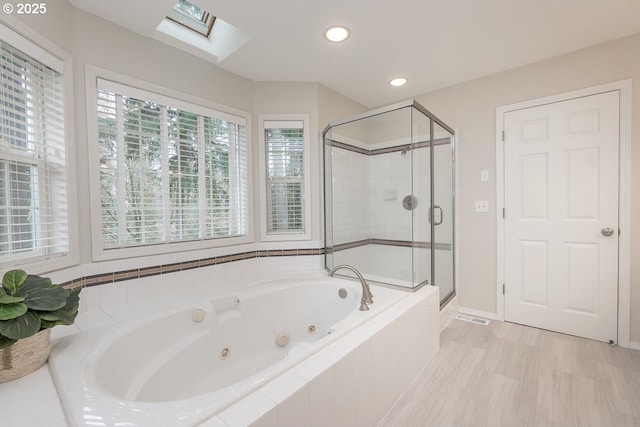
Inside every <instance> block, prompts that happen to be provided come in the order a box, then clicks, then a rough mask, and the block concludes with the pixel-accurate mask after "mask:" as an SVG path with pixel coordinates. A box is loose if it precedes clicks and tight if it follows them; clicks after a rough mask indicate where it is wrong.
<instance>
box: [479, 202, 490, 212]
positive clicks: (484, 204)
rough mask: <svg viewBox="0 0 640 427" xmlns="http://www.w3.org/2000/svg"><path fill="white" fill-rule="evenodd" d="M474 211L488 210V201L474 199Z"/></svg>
mask: <svg viewBox="0 0 640 427" xmlns="http://www.w3.org/2000/svg"><path fill="white" fill-rule="evenodd" d="M476 212H489V201H488V200H476Z"/></svg>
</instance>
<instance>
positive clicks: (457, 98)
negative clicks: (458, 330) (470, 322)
mask: <svg viewBox="0 0 640 427" xmlns="http://www.w3.org/2000/svg"><path fill="white" fill-rule="evenodd" d="M638 52H640V35H635V36H631V37H627V38H624V39H620V40H617V41H614V42H611V43H606V44H603V45H599V46H596V47H592V48H588V49H584V50H580V51H577V52H574V53H571V54H568V55H564V56H561V57H557V58H554V59H550V60H547V61H544V62H540V63H536V64H533V65H529V66H525V67H521V68H517V69H514V70H511V71H507V72H504V73H500V74H496V75H492V76H488V77H485V78H482V79H478V80H474V81H471V82H467V83H463V84H460V85H457V86H454V87H450V88H446V89H442V90H439V91H435V92H432V93H428V94H423V95H420V96H418V97H417V99H418V101H419V102H420V103H422V104H423V105H425V106H427V107H428V108H429V110H431V111H433V112H434V113H435V114H436V115H437V116H438V117H440V118H441V119H442V120H444V121H445V122H446V123H448V124H450V125H451V126H453V127H454V128H455V129H456V130H457V131H458V137H459V138H458V141H459V146H458V148H459V157H458V172H459V207H458V212H459V220H460V227H459V233H458V235H459V239H460V240H459V241H460V245H459V304H460V306H461V307H466V308H471V309H475V310H479V311H483V312H488V313H496V217H495V211H494V209H491V211H490V212H489V214H483V213H475V212H474V200H489V202H490V206H492V207H493V206H495V200H496V194H495V176H496V165H495V150H496V144H495V142H496V129H495V123H496V118H495V114H496V108H497V107H499V106H503V105H509V104H513V103H517V102H520V101H525V100H529V99H535V98H540V97H544V96H548V95H553V94H558V93H563V92H568V91H572V90H577V89H582V88H586V87H591V86H596V85H599V84H604V83H609V82H613V81H618V80H623V79H629V78H631V79H634V80H635V81H634V88H633V107H632V109H633V111H634V112H635V114H634V117H633V123H632V138H633V141H632V146H633V147H632V159H631V162H632V166H631V168H632V189H631V193H632V207H631V210H632V212H631V215H632V224H633V225H634V228H633V229H632V230H623V232H627V233H629V232H630V233H631V234H632V248H631V260H632V263H631V264H632V266H631V268H632V271H631V287H632V289H631V341H635V342H640V263H639V262H637V260H638V259H639V258H638V257H639V256H640V226H638V225H639V224H640V187H639V185H640V184H639V183H640V116H639V115H638V114H637V112H638V111H640V55H638ZM482 169H487V170H489V174H490V181H489V182H488V183H486V182H480V171H481V170H482ZM634 260H635V261H634Z"/></svg>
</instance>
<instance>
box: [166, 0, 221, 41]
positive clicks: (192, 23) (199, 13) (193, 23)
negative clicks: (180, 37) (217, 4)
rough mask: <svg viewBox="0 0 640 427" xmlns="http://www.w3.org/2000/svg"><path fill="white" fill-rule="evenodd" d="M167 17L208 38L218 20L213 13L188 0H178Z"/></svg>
mask: <svg viewBox="0 0 640 427" xmlns="http://www.w3.org/2000/svg"><path fill="white" fill-rule="evenodd" d="M167 18H168V19H170V20H172V21H174V22H177V23H178V24H180V25H184V26H185V27H187V28H189V29H190V30H192V31H195V32H196V33H198V34H201V35H203V36H205V37H207V38H208V37H209V35H210V34H211V29H212V28H213V23H214V21H215V20H216V17H215V16H213V15H212V14H211V13H209V12H207V11H206V10H204V9H202V8H201V7H199V6H196V5H195V4H193V3H189V2H188V1H186V0H178V3H176V5H175V6H174V7H173V9H172V10H171V12H170V13H169V15H167Z"/></svg>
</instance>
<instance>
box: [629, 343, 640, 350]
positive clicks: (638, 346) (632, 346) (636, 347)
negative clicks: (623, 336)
mask: <svg viewBox="0 0 640 427" xmlns="http://www.w3.org/2000/svg"><path fill="white" fill-rule="evenodd" d="M629 348H630V349H632V350H640V342H637V341H629Z"/></svg>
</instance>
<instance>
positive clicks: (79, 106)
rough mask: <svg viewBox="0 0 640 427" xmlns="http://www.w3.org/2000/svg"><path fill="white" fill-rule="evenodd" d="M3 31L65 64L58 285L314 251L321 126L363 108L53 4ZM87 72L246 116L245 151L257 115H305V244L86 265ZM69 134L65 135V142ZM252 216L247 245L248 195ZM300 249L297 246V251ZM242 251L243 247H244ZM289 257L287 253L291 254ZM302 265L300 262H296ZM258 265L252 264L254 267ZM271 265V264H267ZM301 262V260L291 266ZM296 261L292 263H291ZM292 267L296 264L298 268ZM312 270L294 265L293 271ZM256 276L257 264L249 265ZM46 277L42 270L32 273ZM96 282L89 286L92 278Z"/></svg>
mask: <svg viewBox="0 0 640 427" xmlns="http://www.w3.org/2000/svg"><path fill="white" fill-rule="evenodd" d="M0 18H2V19H3V20H6V21H7V22H8V23H9V25H10V26H13V27H19V29H20V30H22V32H23V33H25V34H26V35H28V36H30V37H31V38H32V39H34V40H35V41H36V42H37V43H44V44H45V47H49V45H50V44H53V45H54V46H52V47H51V48H52V49H53V50H54V51H55V50H56V49H55V48H58V49H62V50H64V51H66V53H67V54H69V55H71V56H72V59H73V62H72V63H73V95H74V96H73V99H72V101H73V112H74V114H73V116H74V117H73V121H74V128H73V129H72V130H73V132H72V133H74V134H75V138H74V139H75V150H74V152H73V153H72V154H74V158H75V161H74V162H73V164H74V165H75V171H74V172H75V175H76V176H75V180H74V184H75V186H76V187H77V189H72V192H73V193H75V194H72V198H73V199H74V200H75V202H76V205H77V207H75V208H74V214H75V217H76V218H78V220H77V221H74V223H76V224H77V230H78V233H77V234H78V235H79V236H80V237H79V239H78V240H79V244H77V245H76V251H75V252H76V253H77V254H78V256H79V263H78V266H77V267H74V268H70V269H67V270H65V271H58V272H56V273H54V275H55V276H56V277H57V279H56V280H58V281H66V280H72V279H74V278H78V277H88V276H94V275H97V274H102V273H109V272H114V271H122V270H129V269H133V268H141V267H153V266H159V265H161V264H168V263H175V262H186V261H188V260H189V259H196V260H197V259H199V258H204V257H207V258H210V257H219V256H224V255H227V254H234V253H238V252H243V251H254V250H256V249H260V250H268V249H272V248H284V249H288V248H297V247H302V248H309V247H313V248H316V247H317V248H320V247H322V240H323V230H322V185H321V182H320V179H321V167H322V155H321V154H322V151H321V138H320V134H321V127H324V126H325V125H326V123H328V122H329V121H333V120H337V119H339V118H342V117H344V116H346V115H350V114H354V113H357V112H360V111H362V110H364V107H362V106H361V105H359V104H357V103H355V102H353V101H352V100H350V99H348V98H345V97H344V96H342V95H340V94H338V93H336V92H334V91H332V90H330V89H328V88H326V87H324V86H322V85H320V84H318V83H256V82H253V81H250V80H248V79H245V78H243V77H240V76H238V75H235V74H232V73H229V72H227V71H224V70H221V69H219V68H216V67H215V66H214V65H213V64H211V63H209V62H206V61H204V60H201V59H199V58H196V57H193V56H191V55H189V54H186V53H184V52H182V51H180V50H178V49H175V48H172V47H170V46H167V45H165V44H163V43H160V42H158V41H155V40H152V39H150V38H147V37H143V36H141V35H138V34H136V33H133V32H131V31H129V30H126V29H124V28H122V27H119V26H117V25H114V24H112V23H110V22H108V21H105V20H102V19H100V18H97V17H95V16H93V15H90V14H87V13H85V12H83V11H81V10H78V9H75V8H73V7H72V6H71V5H70V4H69V3H68V2H66V1H62V0H58V1H56V2H55V3H52V4H48V10H47V13H46V14H44V15H40V16H37V17H35V16H27V15H23V16H17V15H4V16H2V17H0ZM87 65H92V66H96V67H100V68H103V69H105V70H108V71H111V72H115V73H119V74H122V75H124V76H127V77H132V78H134V79H139V80H142V81H145V82H148V83H151V84H154V85H156V86H160V87H164V88H167V89H169V90H172V91H177V92H181V93H184V94H185V95H188V96H194V97H197V98H200V99H204V100H207V101H210V102H213V103H216V104H220V105H222V106H226V107H232V108H235V109H238V110H242V111H246V112H249V113H251V114H252V119H253V122H252V133H251V137H252V139H251V140H252V141H253V142H252V144H254V147H256V144H257V133H256V132H257V126H256V125H257V115H258V114H260V113H268V114H277V113H293V114H309V115H310V118H311V121H310V126H311V129H310V132H311V134H312V144H311V146H312V147H311V153H310V156H311V159H312V171H311V180H312V181H311V185H312V194H311V195H310V197H311V204H312V215H313V216H312V241H311V242H298V244H293V243H292V242H283V243H280V244H275V243H264V244H260V243H257V244H255V245H249V246H248V247H246V248H245V247H242V248H239V247H237V246H236V247H221V248H214V249H209V250H203V251H199V252H189V253H176V254H169V255H164V256H155V257H140V258H135V259H127V260H116V261H109V262H102V263H94V262H92V256H91V247H92V245H91V243H92V242H91V218H90V204H89V200H90V197H89V194H90V193H89V191H90V189H89V173H90V168H91V165H92V160H91V159H89V154H88V148H87V144H88V141H90V140H91V139H92V138H90V137H89V135H88V132H87V111H86V96H87V94H86V84H85V67H86V66H87ZM71 136H72V135H71V134H70V135H69V137H71ZM251 151H252V153H251V154H252V156H251V158H250V161H251V162H254V164H253V166H255V167H253V168H250V170H251V172H252V173H254V172H253V171H256V170H257V163H255V162H256V161H257V158H258V156H257V150H251ZM253 179H254V181H253V183H254V185H257V184H258V177H257V174H255V173H254V175H253ZM252 196H254V197H253V198H252V208H251V209H252V210H251V212H254V221H253V225H254V230H256V233H255V238H256V240H257V239H259V233H258V232H257V231H258V230H259V229H258V227H259V225H260V222H259V218H258V212H259V210H258V209H257V208H256V207H257V205H256V204H255V203H257V202H258V194H257V192H254V193H253V195H252ZM300 245H302V246H300ZM245 246H246V245H245ZM294 252H295V251H294ZM303 258H305V257H303ZM259 261H260V260H259ZM271 261H273V260H271ZM282 261H283V262H282V263H281V264H282V267H283V268H284V267H286V266H289V267H290V266H291V262H286V260H285V259H284V257H283V259H282ZM299 261H302V260H299ZM296 263H297V261H294V264H296ZM298 264H299V263H298ZM310 264H313V265H316V264H317V265H318V266H319V265H320V264H318V263H308V262H302V264H301V265H310ZM257 265H258V269H259V268H260V265H262V263H261V262H258V263H257ZM31 271H33V272H35V273H42V274H44V273H48V272H49V271H48V270H47V271H35V270H31ZM96 280H97V279H96ZM101 287H102V286H101Z"/></svg>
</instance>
